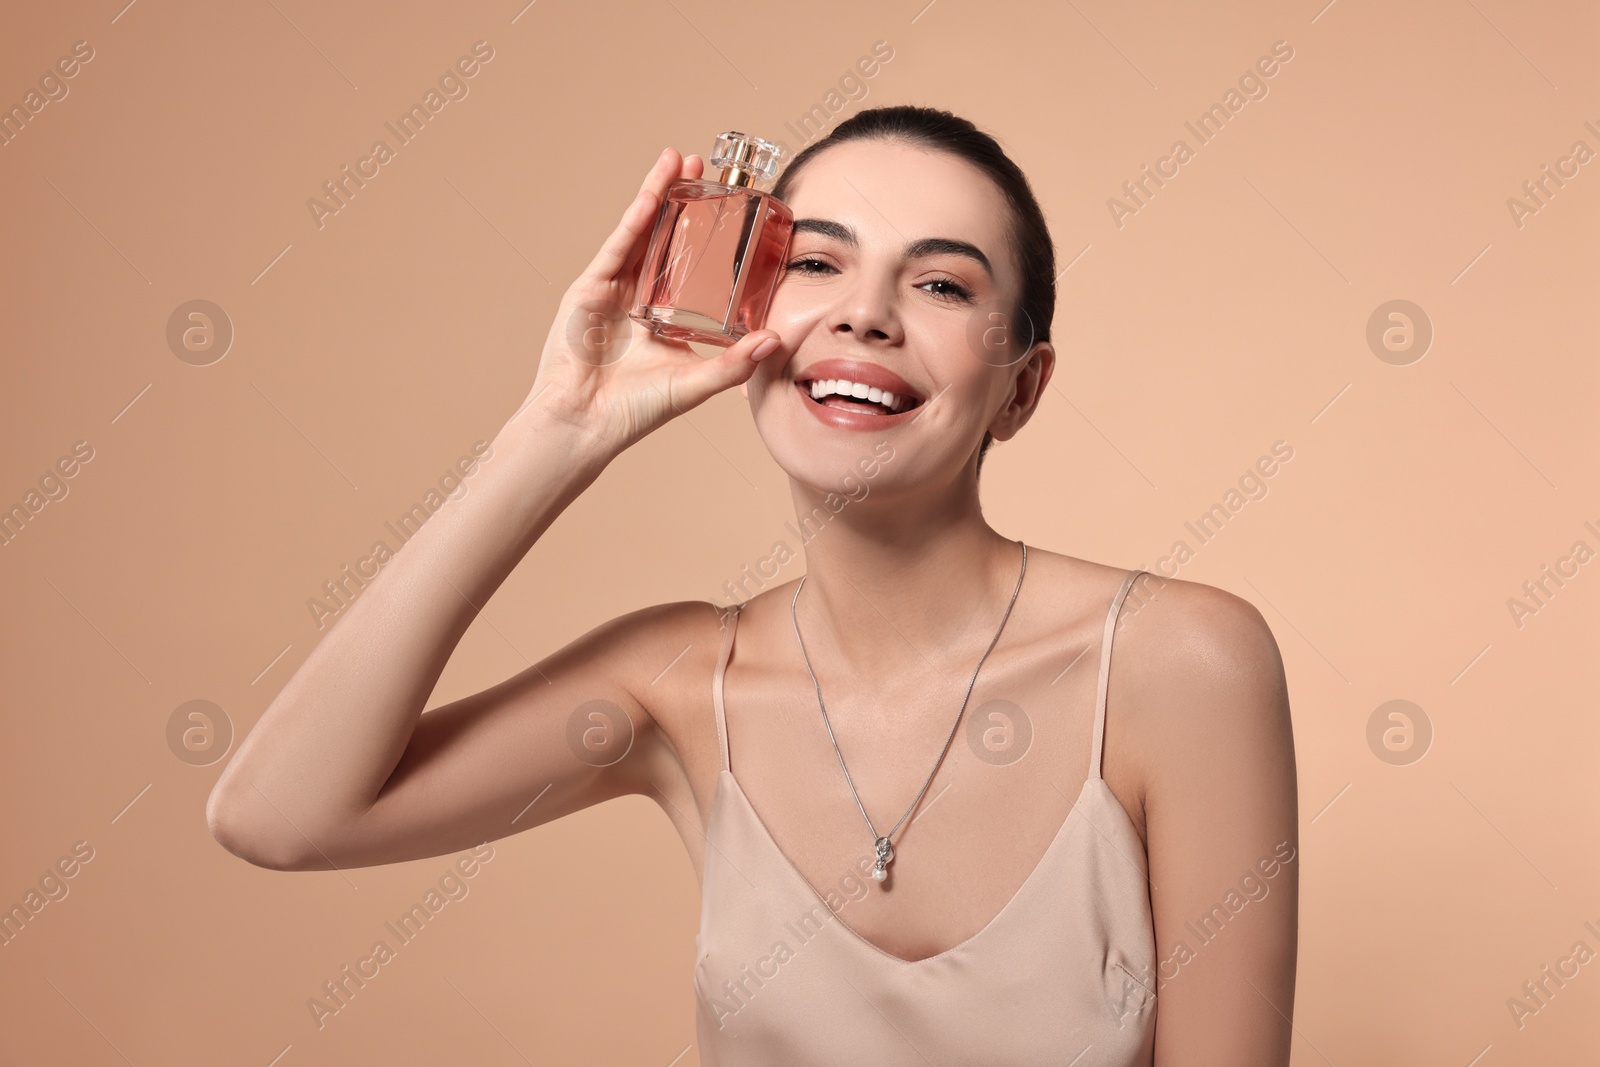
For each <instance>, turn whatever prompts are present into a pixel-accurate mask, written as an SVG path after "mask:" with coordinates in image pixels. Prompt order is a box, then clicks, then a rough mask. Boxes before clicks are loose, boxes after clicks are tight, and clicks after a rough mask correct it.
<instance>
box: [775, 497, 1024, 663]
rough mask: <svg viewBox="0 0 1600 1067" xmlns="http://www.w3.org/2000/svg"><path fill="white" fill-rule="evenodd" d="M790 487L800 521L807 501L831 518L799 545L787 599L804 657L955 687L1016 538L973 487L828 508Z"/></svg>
mask: <svg viewBox="0 0 1600 1067" xmlns="http://www.w3.org/2000/svg"><path fill="white" fill-rule="evenodd" d="M972 488H975V487H972ZM952 489H953V490H954V489H955V487H952ZM794 496H795V505H796V512H797V515H798V517H799V519H800V520H801V521H804V520H805V518H806V516H808V515H811V514H813V511H814V509H820V510H816V511H815V514H816V515H817V516H818V517H819V518H820V517H821V516H822V515H829V516H831V517H830V518H829V519H827V520H826V522H825V523H824V524H823V525H822V528H821V530H820V531H819V532H818V533H816V535H815V536H813V537H812V539H811V540H810V541H808V542H807V543H806V546H805V556H806V579H805V585H804V587H803V588H802V589H801V591H800V597H799V602H798V603H797V604H796V606H795V610H796V614H797V617H798V620H799V625H800V631H801V635H802V636H803V638H804V639H805V647H806V651H807V654H808V655H809V656H810V657H811V659H812V662H813V664H814V665H815V664H816V663H817V662H818V661H819V660H825V661H827V662H829V663H834V664H843V665H844V666H845V668H846V669H847V670H848V671H849V672H850V673H851V674H853V675H855V676H856V677H860V678H866V677H874V678H883V679H894V678H904V677H906V676H908V675H912V676H918V677H924V678H929V679H934V680H937V679H939V678H941V677H942V678H944V679H945V680H946V681H949V682H957V681H959V682H961V684H963V685H964V684H965V682H966V680H967V679H969V678H970V677H971V671H972V668H973V665H974V663H975V662H976V660H975V657H976V656H979V655H982V654H983V651H984V650H985V649H987V648H988V647H989V642H990V641H991V640H993V638H994V635H995V631H996V629H997V628H998V627H999V625H1000V620H1001V618H1002V617H1003V616H1004V614H1005V611H1006V607H1007V605H1009V604H1010V603H1011V596H1012V593H1013V591H1015V590H1016V589H1017V576H1018V574H1019V573H1021V565H1022V548H1021V546H1020V545H1019V544H1018V543H1017V541H1016V540H1014V539H1012V538H1009V537H1005V536H1002V535H1001V534H999V533H997V532H996V531H995V530H994V529H993V528H991V527H990V526H989V524H988V523H987V522H986V521H984V518H983V515H982V513H981V511H980V510H979V508H978V506H977V497H976V493H975V492H962V491H953V492H952V493H951V494H947V495H946V497H944V498H941V499H919V500H916V501H908V500H906V499H894V500H889V499H885V498H884V497H883V496H881V495H880V496H876V497H875V496H874V495H873V494H870V493H869V494H868V495H867V496H865V497H863V498H861V499H860V500H852V501H851V502H849V503H848V504H846V505H845V506H844V507H843V509H842V510H840V511H839V512H838V513H837V514H834V513H833V512H832V510H831V509H829V508H828V507H827V505H826V504H825V503H824V500H825V499H826V497H825V494H820V493H816V492H815V491H813V490H810V489H808V488H805V487H802V486H799V485H796V486H795V488H794ZM835 504H837V500H835ZM1031 562H1032V561H1030V563H1031ZM785 599H788V598H785ZM1018 599H1019V601H1020V599H1021V596H1020V594H1019V595H1018ZM784 607H785V610H787V609H788V604H785V605H784Z"/></svg>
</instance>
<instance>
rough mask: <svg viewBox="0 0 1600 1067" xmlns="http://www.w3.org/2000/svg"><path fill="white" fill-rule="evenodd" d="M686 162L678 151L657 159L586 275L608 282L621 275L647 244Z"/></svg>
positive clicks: (586, 270) (673, 150)
mask: <svg viewBox="0 0 1600 1067" xmlns="http://www.w3.org/2000/svg"><path fill="white" fill-rule="evenodd" d="M682 165H683V161H682V159H681V158H680V157H679V155H678V152H677V150H676V149H673V148H668V149H667V150H666V151H664V152H662V153H661V155H660V157H659V158H657V159H656V162H655V166H653V167H651V168H650V173H648V174H646V175H645V179H644V183H643V184H642V185H640V186H639V193H638V195H637V196H635V197H634V198H633V203H631V204H629V205H628V209H627V210H626V211H624V212H623V213H622V221H621V222H620V223H618V224H617V228H616V229H615V230H613V231H611V236H610V237H607V238H606V241H605V243H604V244H603V245H601V246H600V251H599V252H598V253H596V254H595V257H594V259H593V260H591V261H590V262H589V266H588V267H586V268H584V274H586V275H588V276H589V277H590V278H591V279H593V280H597V281H609V280H611V279H613V278H615V277H617V275H618V274H619V273H620V272H621V271H622V269H623V267H624V265H625V264H626V263H627V261H628V258H629V255H630V254H631V253H632V252H633V251H634V248H635V246H637V245H638V244H640V243H641V242H642V241H645V240H648V239H649V236H650V230H651V228H652V226H653V225H654V223H655V218H656V212H657V210H658V209H659V208H660V207H661V198H662V197H663V196H664V195H666V191H667V186H669V185H671V184H672V181H673V179H674V178H676V177H678V176H679V175H680V174H681V173H682Z"/></svg>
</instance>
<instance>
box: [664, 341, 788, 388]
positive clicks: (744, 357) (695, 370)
mask: <svg viewBox="0 0 1600 1067" xmlns="http://www.w3.org/2000/svg"><path fill="white" fill-rule="evenodd" d="M769 342H772V347H771V349H770V351H768V352H766V353H765V354H763V355H762V357H761V359H760V361H759V362H761V363H765V362H768V361H770V360H775V359H777V360H781V359H782V358H783V351H784V350H783V338H781V337H779V336H778V334H777V333H776V331H773V330H756V331H755V332H753V333H747V334H745V335H744V336H743V337H741V338H739V340H738V342H736V343H735V344H732V345H729V346H728V347H727V348H726V349H724V350H723V352H722V354H721V355H718V356H715V357H713V358H711V359H708V360H705V361H703V362H701V363H699V364H698V365H696V366H694V367H691V368H689V369H688V370H685V371H684V372H683V375H682V378H681V381H682V383H683V390H682V394H683V396H684V398H685V401H686V403H687V406H690V407H692V406H694V405H697V404H700V403H702V402H703V401H705V400H708V399H710V398H711V397H713V396H715V395H716V394H717V393H720V392H722V391H723V390H724V389H731V388H732V387H734V386H735V385H743V384H744V383H745V382H747V381H749V380H750V376H751V375H752V374H754V373H755V370H756V367H757V365H758V361H757V360H756V359H755V358H754V354H755V352H756V351H757V350H758V349H761V348H762V347H764V346H766V345H767V344H768V343H769Z"/></svg>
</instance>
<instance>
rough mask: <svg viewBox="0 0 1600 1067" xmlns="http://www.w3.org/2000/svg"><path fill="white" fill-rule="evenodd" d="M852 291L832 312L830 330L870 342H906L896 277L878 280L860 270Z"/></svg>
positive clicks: (829, 322) (844, 293)
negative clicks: (896, 289)
mask: <svg viewBox="0 0 1600 1067" xmlns="http://www.w3.org/2000/svg"><path fill="white" fill-rule="evenodd" d="M855 274H856V276H855V277H854V278H852V279H851V280H850V284H849V288H848V289H847V290H846V291H845V292H843V293H841V294H840V297H839V301H838V303H837V304H835V305H834V307H833V308H832V310H830V311H829V313H828V329H829V331H830V332H832V333H834V334H836V335H837V334H854V335H855V336H856V338H857V339H859V340H861V341H863V342H866V343H873V344H877V343H889V344H898V343H899V342H900V341H901V340H903V331H902V327H901V323H900V311H899V308H898V306H897V305H896V303H895V286H896V284H897V283H896V281H895V279H894V278H893V277H874V276H873V275H872V274H871V273H870V272H869V271H867V270H865V269H858V270H857V271H856V272H855Z"/></svg>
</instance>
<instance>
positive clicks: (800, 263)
mask: <svg viewBox="0 0 1600 1067" xmlns="http://www.w3.org/2000/svg"><path fill="white" fill-rule="evenodd" d="M805 267H820V268H822V270H805V269H802V268H805ZM786 269H787V270H788V271H789V272H790V273H792V274H821V273H822V271H825V270H832V269H833V267H832V266H831V265H829V264H827V263H824V262H823V261H822V260H820V259H797V260H795V261H794V262H793V263H790V264H789V265H788V267H787V268H786Z"/></svg>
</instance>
